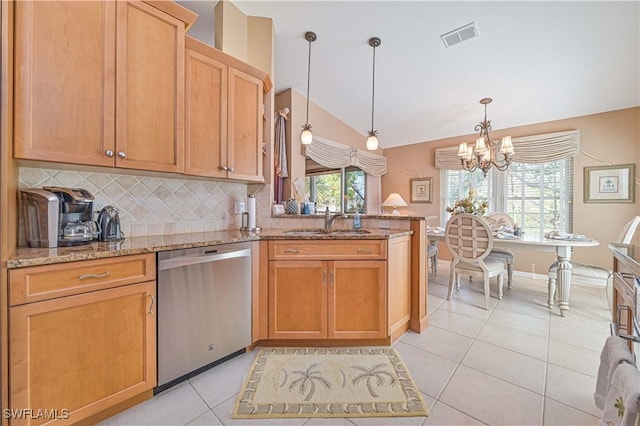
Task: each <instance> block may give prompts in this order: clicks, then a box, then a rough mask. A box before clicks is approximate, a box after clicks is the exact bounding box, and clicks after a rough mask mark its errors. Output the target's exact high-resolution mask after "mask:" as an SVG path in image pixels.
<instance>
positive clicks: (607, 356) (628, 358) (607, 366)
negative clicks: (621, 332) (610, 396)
mask: <svg viewBox="0 0 640 426" xmlns="http://www.w3.org/2000/svg"><path fill="white" fill-rule="evenodd" d="M623 361H625V362H628V363H630V364H634V365H635V362H634V359H633V355H632V354H631V352H630V351H629V346H627V341H626V340H624V339H623V338H622V337H618V336H610V337H608V338H607V340H606V342H605V343H604V348H602V353H601V354H600V367H599V368H598V379H597V381H596V391H595V393H594V394H593V399H594V400H595V404H596V407H598V408H599V409H601V410H602V409H603V408H604V399H605V397H606V396H607V389H608V387H609V384H610V383H611V377H612V376H613V372H614V370H615V369H616V367H617V366H618V364H620V363H621V362H623Z"/></svg>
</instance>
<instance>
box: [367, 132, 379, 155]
mask: <svg viewBox="0 0 640 426" xmlns="http://www.w3.org/2000/svg"><path fill="white" fill-rule="evenodd" d="M367 149H368V150H369V151H373V150H375V149H378V137H377V136H376V135H375V134H371V132H370V133H369V136H367Z"/></svg>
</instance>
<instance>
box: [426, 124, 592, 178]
mask: <svg viewBox="0 0 640 426" xmlns="http://www.w3.org/2000/svg"><path fill="white" fill-rule="evenodd" d="M512 142H513V150H514V151H515V153H514V154H513V157H512V159H511V161H513V162H515V163H531V164H533V163H546V162H551V161H556V160H561V159H563V158H570V157H575V156H576V155H578V153H579V152H580V131H579V130H570V131H566V132H556V133H545V134H542V135H532V136H523V137H520V138H513V139H512ZM435 157H436V158H435V160H436V164H435V166H436V168H438V169H447V170H457V169H460V167H461V165H460V157H458V147H457V146H449V147H446V148H439V149H436V156H435Z"/></svg>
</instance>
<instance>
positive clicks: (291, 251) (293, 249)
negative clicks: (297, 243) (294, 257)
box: [284, 248, 300, 253]
mask: <svg viewBox="0 0 640 426" xmlns="http://www.w3.org/2000/svg"><path fill="white" fill-rule="evenodd" d="M284 252H285V253H300V250H298V249H295V248H292V249H289V248H288V249H284Z"/></svg>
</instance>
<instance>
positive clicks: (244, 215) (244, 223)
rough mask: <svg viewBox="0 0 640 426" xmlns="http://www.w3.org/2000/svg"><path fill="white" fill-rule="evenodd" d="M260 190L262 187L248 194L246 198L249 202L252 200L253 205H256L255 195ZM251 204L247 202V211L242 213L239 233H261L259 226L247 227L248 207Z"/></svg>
mask: <svg viewBox="0 0 640 426" xmlns="http://www.w3.org/2000/svg"><path fill="white" fill-rule="evenodd" d="M261 189H262V187H259V188H258V190H257V191H255V192H253V193H250V194H249V196H248V198H249V199H250V200H253V204H254V205H255V203H256V199H255V194H256V193H258V192H260V190H261ZM250 204H251V203H249V202H247V211H245V212H243V213H242V222H241V226H240V231H242V232H248V233H259V232H260V231H261V228H260V227H259V226H253V227H250V226H249V222H250V220H249V205H250ZM255 214H256V213H255V210H254V216H255ZM253 222H254V224H255V217H254V221H253Z"/></svg>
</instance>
